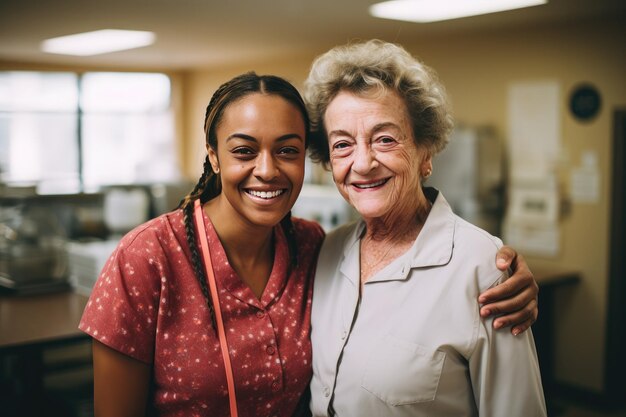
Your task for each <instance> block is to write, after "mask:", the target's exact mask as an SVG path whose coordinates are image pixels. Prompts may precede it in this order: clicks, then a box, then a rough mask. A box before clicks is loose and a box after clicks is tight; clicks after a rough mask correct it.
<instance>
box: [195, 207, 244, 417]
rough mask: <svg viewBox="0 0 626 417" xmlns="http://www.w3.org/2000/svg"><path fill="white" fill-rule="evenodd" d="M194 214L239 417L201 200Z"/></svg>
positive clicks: (234, 408) (232, 408)
mask: <svg viewBox="0 0 626 417" xmlns="http://www.w3.org/2000/svg"><path fill="white" fill-rule="evenodd" d="M194 212H195V217H196V229H197V231H198V236H199V237H200V247H201V249H202V258H203V259H204V268H205V271H206V276H207V280H208V281H209V290H210V292H211V300H212V301H213V308H214V310H215V321H216V324H217V334H218V337H219V340H220V347H221V349H222V358H223V359H224V368H225V369H226V382H227V384H228V401H229V403H230V416H231V417H238V413H237V397H236V395H235V379H234V378H233V367H232V365H231V363H230V355H229V354H228V342H227V341H226V333H225V332H224V321H223V320H222V309H221V308H220V300H219V298H218V296H217V285H216V284H215V275H214V274H213V264H212V263H211V253H210V251H209V242H208V240H207V236H206V229H205V228H204V219H203V217H202V206H201V205H200V199H197V200H196V201H195V202H194Z"/></svg>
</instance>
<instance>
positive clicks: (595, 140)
mask: <svg viewBox="0 0 626 417" xmlns="http://www.w3.org/2000/svg"><path fill="white" fill-rule="evenodd" d="M623 41H624V30H623V29H622V28H621V27H620V26H619V24H617V23H611V22H588V23H585V24H580V23H579V24H577V25H572V26H569V27H557V28H546V27H543V28H537V29H536V30H533V31H528V30H525V31H523V32H522V31H514V30H513V31H512V30H508V31H503V32H495V33H491V34H484V33H483V34H474V35H471V34H469V35H468V34H460V35H457V36H449V37H446V38H435V39H428V40H420V39H415V41H414V42H407V41H403V43H404V45H405V46H406V47H407V49H409V50H410V51H411V52H412V53H414V54H415V55H418V56H420V57H421V58H422V59H423V60H424V61H426V62H427V63H428V64H429V65H431V66H433V67H434V68H435V69H437V71H438V72H439V75H440V77H441V78H442V80H443V81H444V83H445V84H446V86H447V88H448V90H449V93H450V95H451V97H452V101H453V105H454V108H455V114H456V118H457V120H459V121H462V122H465V123H468V124H471V125H475V124H489V125H493V126H495V127H496V129H497V131H498V132H499V134H500V135H501V136H502V137H503V138H505V140H506V132H507V113H506V112H507V109H506V103H507V101H506V99H507V96H506V95H507V89H508V86H509V85H510V83H513V82H518V81H532V80H553V81H556V82H558V83H559V85H560V86H561V92H562V100H561V102H562V108H561V143H562V147H563V156H564V160H563V164H562V165H561V166H560V169H559V170H560V174H561V179H562V185H563V187H564V189H565V190H567V186H568V180H567V179H568V175H569V174H570V172H571V170H572V169H573V168H574V167H576V166H579V165H580V155H581V153H582V152H583V151H592V152H595V153H596V154H597V155H598V163H599V167H600V175H601V193H600V195H601V197H600V200H599V201H598V203H594V204H573V205H572V207H571V210H570V212H569V214H567V215H566V216H564V218H563V219H562V221H561V226H562V228H561V231H562V233H561V252H560V254H559V255H558V256H557V257H556V258H553V259H542V258H539V257H530V258H529V261H530V264H531V267H534V268H547V267H566V268H574V269H577V270H580V271H581V274H582V278H583V280H582V283H581V284H580V285H579V286H578V287H577V288H575V289H573V290H570V291H565V292H564V293H563V294H562V296H561V298H560V302H559V304H558V307H557V308H558V310H559V311H558V316H559V327H558V329H557V331H556V343H557V346H556V349H557V363H556V374H557V379H558V380H560V381H563V382H567V383H570V384H575V385H579V386H580V387H582V388H588V389H592V390H597V391H600V390H602V389H603V378H604V369H603V367H604V349H605V343H604V341H605V321H606V320H605V319H606V309H607V282H608V278H607V274H608V240H609V234H608V232H609V227H610V225H609V207H610V196H609V190H610V186H611V178H610V173H611V141H612V136H611V135H612V130H611V129H612V111H613V110H614V109H615V108H617V107H620V106H621V107H622V108H625V107H626V83H625V78H624V74H626V60H625V54H624V49H623ZM330 46H332V45H329V47H330ZM318 52H319V51H311V52H310V53H308V54H306V53H303V55H302V56H301V57H295V58H294V57H289V58H288V57H286V58H285V61H284V62H272V63H254V64H251V65H249V66H240V67H237V68H230V69H225V70H223V71H194V72H190V73H187V74H185V77H184V80H185V81H184V87H185V111H186V116H185V128H184V137H185V150H186V154H185V160H186V172H187V173H188V174H189V175H190V176H192V177H197V175H198V174H199V172H200V166H201V161H202V159H203V157H204V156H203V152H204V147H203V146H204V145H203V138H202V121H203V117H204V109H205V106H206V104H207V102H208V100H209V98H210V95H211V94H212V92H213V91H214V90H215V88H217V86H218V85H219V84H220V83H221V82H223V81H225V80H227V79H228V78H230V77H232V76H233V75H236V74H238V73H241V72H243V71H246V70H249V69H255V70H256V71H257V72H259V73H275V74H277V75H281V76H284V77H286V78H288V79H290V80H291V81H293V82H294V83H295V84H296V85H297V86H300V85H301V82H302V80H303V79H304V78H305V77H306V72H307V69H308V67H309V65H310V61H311V59H312V58H313V57H314V56H315V55H317V53H318ZM583 81H586V82H591V83H593V84H595V85H596V86H597V88H598V89H599V91H600V92H601V94H602V100H603V103H602V111H601V113H600V114H599V116H598V117H597V118H596V119H595V120H593V121H592V122H590V123H586V124H582V123H580V122H577V121H576V120H574V119H573V118H572V117H571V115H570V114H569V112H568V110H567V107H566V103H567V97H568V95H569V93H570V91H571V89H572V87H573V86H574V85H576V84H577V83H579V82H583Z"/></svg>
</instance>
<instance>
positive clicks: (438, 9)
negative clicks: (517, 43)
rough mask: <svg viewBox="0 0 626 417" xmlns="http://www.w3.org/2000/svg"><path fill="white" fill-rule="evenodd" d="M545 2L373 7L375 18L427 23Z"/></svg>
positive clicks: (439, 0) (410, 0)
mask: <svg viewBox="0 0 626 417" xmlns="http://www.w3.org/2000/svg"><path fill="white" fill-rule="evenodd" d="M547 2H548V0H392V1H385V2H382V3H377V4H373V5H371V6H370V8H369V12H370V14H371V15H372V16H374V17H381V18H383V19H393V20H407V21H409V22H418V23H427V22H437V21H440V20H449V19H458V18H460V17H467V16H476V15H479V14H487V13H495V12H502V11H505V10H513V9H521V8H523V7H530V6H538V5H541V4H545V3H547Z"/></svg>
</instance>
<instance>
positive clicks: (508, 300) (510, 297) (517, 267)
mask: <svg viewBox="0 0 626 417" xmlns="http://www.w3.org/2000/svg"><path fill="white" fill-rule="evenodd" d="M496 266H497V267H498V269H500V270H502V271H505V270H507V269H509V268H510V269H511V271H512V275H511V277H510V278H509V279H507V280H506V281H504V282H503V283H502V284H500V285H498V286H496V287H493V288H490V289H489V290H487V291H485V292H483V293H482V294H481V295H480V296H479V298H478V302H479V303H481V304H483V306H482V307H481V309H480V314H481V316H482V317H490V316H493V315H500V316H499V317H497V318H496V319H495V320H494V321H493V327H494V328H496V329H500V328H503V327H508V326H511V333H513V335H515V336H517V335H519V334H520V333H523V332H524V331H526V330H527V329H529V328H530V326H531V325H532V324H533V323H534V322H535V321H536V320H537V316H538V314H539V310H538V308H537V295H538V294H539V285H537V282H536V281H535V278H534V276H533V273H532V272H531V271H530V269H529V268H528V264H527V263H526V261H525V260H524V257H523V256H522V255H521V254H519V253H517V252H516V251H515V249H513V248H511V247H509V246H503V247H502V248H501V249H500V250H499V251H498V254H497V256H496Z"/></svg>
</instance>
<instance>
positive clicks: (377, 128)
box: [328, 122, 401, 138]
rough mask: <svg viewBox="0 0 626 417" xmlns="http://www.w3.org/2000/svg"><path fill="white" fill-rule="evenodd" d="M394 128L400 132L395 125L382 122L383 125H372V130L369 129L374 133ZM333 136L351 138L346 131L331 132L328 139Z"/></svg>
mask: <svg viewBox="0 0 626 417" xmlns="http://www.w3.org/2000/svg"><path fill="white" fill-rule="evenodd" d="M390 127H391V128H394V129H396V130H401V129H400V126H398V125H397V124H395V123H393V122H383V123H378V124H377V125H374V127H372V129H370V132H371V133H376V132H379V131H381V130H384V129H387V128H390ZM334 136H350V137H352V134H350V133H349V132H348V131H347V130H344V129H337V130H333V131H331V132H330V133H329V134H328V137H329V138H332V137H334Z"/></svg>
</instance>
